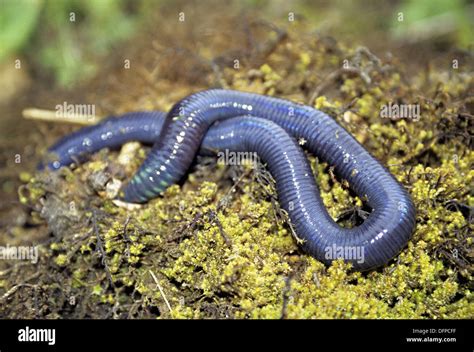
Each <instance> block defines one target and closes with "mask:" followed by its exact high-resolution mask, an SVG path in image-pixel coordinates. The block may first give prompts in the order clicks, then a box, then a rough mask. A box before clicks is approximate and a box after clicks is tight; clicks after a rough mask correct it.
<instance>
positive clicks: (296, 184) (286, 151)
mask: <svg viewBox="0 0 474 352" xmlns="http://www.w3.org/2000/svg"><path fill="white" fill-rule="evenodd" d="M250 115H251V116H250ZM164 116H165V115H164V114H163V113H159V112H137V113H129V114H126V115H124V116H122V117H113V118H109V119H107V120H105V121H104V122H102V123H100V124H99V125H96V126H90V127H86V128H84V129H81V130H79V131H77V132H75V133H73V134H71V135H70V136H66V137H65V138H63V139H62V140H60V141H59V142H58V143H56V144H55V145H54V146H53V147H51V148H50V152H52V153H54V154H56V155H57V157H58V159H57V160H55V161H53V162H51V163H50V164H49V167H50V168H52V169H57V168H59V167H61V166H63V165H67V164H69V163H71V162H72V161H81V159H83V158H84V157H85V156H86V155H87V154H90V153H92V152H94V151H97V150H99V149H101V148H104V147H109V148H112V147H118V146H120V145H121V144H123V143H124V142H126V141H129V140H138V141H141V142H144V143H150V144H151V143H154V145H153V148H152V150H151V151H150V153H149V155H148V156H147V158H146V160H145V161H144V163H143V164H142V166H141V167H140V169H139V170H138V171H137V173H136V174H135V176H134V177H133V178H132V181H131V182H130V183H129V184H128V185H127V187H126V188H125V191H124V192H125V197H124V200H126V201H129V202H145V201H146V200H148V199H150V198H153V197H154V196H156V195H157V194H159V193H160V192H162V191H163V190H164V189H166V188H167V187H168V186H169V185H171V184H173V183H175V182H177V181H178V180H179V179H180V178H181V177H182V176H183V175H184V174H185V173H186V172H187V170H188V168H189V166H190V164H191V162H192V160H193V159H194V156H195V154H196V153H197V151H198V150H199V148H201V150H207V149H209V150H223V149H228V150H231V151H236V152H237V151H247V152H256V153H257V154H258V155H259V156H260V158H261V159H262V160H263V161H264V162H265V163H267V165H268V168H269V171H270V173H271V174H272V175H273V177H274V178H275V181H276V188H277V192H278V197H279V202H280V205H281V206H282V208H283V209H285V210H286V211H287V212H288V214H289V218H290V220H291V223H292V225H293V227H294V229H295V231H296V233H297V235H298V238H300V239H302V247H303V249H304V250H305V251H306V252H307V253H309V254H310V255H312V256H313V257H315V258H316V259H318V260H321V261H323V262H325V263H330V262H331V261H332V260H334V259H338V258H343V259H344V260H345V261H347V262H351V263H352V265H353V268H354V269H356V270H361V271H363V270H370V269H373V268H376V267H379V266H381V265H384V264H385V263H387V262H388V261H389V260H390V259H392V258H393V257H394V256H395V255H397V254H398V253H399V252H400V250H401V249H402V248H403V247H404V246H405V245H406V244H407V242H408V240H409V239H410V237H411V234H412V232H413V228H414V226H415V207H414V205H413V203H412V201H411V199H410V197H409V195H408V193H407V192H406V190H405V189H404V188H403V187H402V186H401V185H400V184H399V183H398V182H397V181H396V180H395V178H394V177H393V176H392V175H391V174H390V173H389V172H388V170H386V169H385V168H384V167H383V166H382V165H381V164H380V163H379V162H378V161H377V160H376V159H375V158H374V157H373V156H371V155H370V153H369V152H368V151H366V150H365V149H364V148H363V147H362V146H361V145H360V144H359V143H358V142H357V141H356V140H355V139H354V138H353V137H352V136H351V135H350V134H349V133H348V132H347V131H346V130H345V129H344V128H343V127H341V126H340V125H339V124H338V123H337V122H336V121H335V120H334V119H332V118H331V117H329V116H328V115H327V114H325V113H323V112H321V111H318V110H316V109H313V108H311V107H308V106H304V105H300V104H295V103H292V102H290V101H286V100H283V99H278V98H273V97H266V96H261V95H257V94H251V93H243V92H236V91H229V90H208V91H204V92H200V93H196V94H193V95H191V96H189V97H187V98H185V99H183V100H182V101H181V102H179V103H178V104H176V105H175V106H174V107H173V108H172V109H171V111H170V112H169V113H168V114H167V115H166V117H164ZM257 116H258V117H257ZM211 126H212V127H211ZM301 138H303V139H304V140H305V141H306V144H305V147H307V148H308V149H309V151H310V152H312V153H313V154H314V155H316V156H317V157H319V158H321V159H322V160H325V161H327V162H328V163H329V164H330V165H332V166H334V169H335V172H336V174H337V175H338V176H339V177H340V178H342V179H346V180H347V181H348V182H349V184H350V186H351V188H352V189H353V190H354V191H355V193H356V194H357V195H358V196H359V197H361V198H364V199H365V200H366V201H367V203H368V205H369V206H370V207H371V208H372V212H371V213H370V215H369V216H368V218H367V219H366V220H365V221H364V222H363V223H362V224H361V225H359V226H357V227H354V228H350V229H349V228H343V227H341V226H339V225H338V224H337V223H336V222H335V221H334V220H333V219H332V218H331V217H330V215H329V214H328V212H327V210H326V208H325V206H324V204H323V202H322V200H321V197H320V194H319V189H318V187H317V185H316V183H315V180H314V176H313V174H312V172H311V169H310V167H309V164H308V161H307V159H306V157H305V155H304V153H303V151H302V150H301V148H300V147H299V145H298V143H297V142H296V141H297V140H299V139H301Z"/></svg>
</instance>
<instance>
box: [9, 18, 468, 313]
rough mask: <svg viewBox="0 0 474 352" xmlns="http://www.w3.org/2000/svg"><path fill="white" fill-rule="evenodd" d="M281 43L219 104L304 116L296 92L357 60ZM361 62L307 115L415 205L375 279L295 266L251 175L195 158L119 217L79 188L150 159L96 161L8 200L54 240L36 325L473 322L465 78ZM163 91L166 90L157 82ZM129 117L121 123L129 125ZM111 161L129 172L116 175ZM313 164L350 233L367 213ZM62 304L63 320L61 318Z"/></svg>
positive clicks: (338, 48) (42, 266) (338, 49)
mask: <svg viewBox="0 0 474 352" xmlns="http://www.w3.org/2000/svg"><path fill="white" fill-rule="evenodd" d="M300 30H301V29H300ZM294 31H295V32H294V33H293V32H292V33H289V35H290V38H291V40H290V41H289V42H288V43H287V44H282V45H279V46H278V47H277V48H276V50H274V51H273V52H272V53H271V54H270V55H269V56H268V57H266V59H265V63H263V64H259V65H258V66H256V67H253V68H251V67H249V68H248V69H245V70H244V69H242V70H238V71H236V70H234V69H224V70H223V72H221V73H222V79H223V80H225V82H226V84H227V85H228V86H229V87H230V88H234V89H241V90H246V91H253V92H258V93H262V94H270V95H273V94H275V95H279V96H283V97H287V98H291V99H293V100H295V101H300V102H307V101H308V97H309V94H308V92H307V91H308V87H315V86H318V85H319V84H320V83H321V80H322V77H325V76H327V75H328V74H329V73H331V72H334V71H336V70H338V69H339V68H340V67H341V65H342V63H343V62H344V60H345V59H347V58H354V55H356V51H354V50H351V49H350V48H345V47H344V46H343V45H341V44H338V43H335V42H332V41H327V40H323V38H319V39H318V38H316V39H314V38H313V40H311V41H304V40H302V39H301V37H300V35H299V32H298V28H297V27H296V26H295V28H294ZM364 60H366V61H367V60H368V59H364ZM364 60H363V61H362V63H361V64H360V68H361V70H365V71H364V74H363V75H357V74H349V73H342V74H341V75H340V76H339V77H338V79H337V80H335V81H334V82H332V84H329V85H326V86H325V88H324V89H322V90H321V94H320V95H319V97H317V98H316V99H315V101H314V104H313V105H314V106H315V107H317V108H319V109H321V110H324V111H327V112H328V113H330V114H331V115H332V116H334V117H335V119H336V120H337V121H338V122H340V123H341V124H342V125H343V126H344V127H346V129H348V130H349V132H350V133H352V134H353V135H354V136H355V137H356V138H357V139H358V140H359V141H361V142H363V143H364V145H365V146H366V147H367V149H369V150H370V151H371V152H372V153H373V154H374V155H375V156H376V157H377V158H378V159H379V160H381V161H382V162H383V163H384V164H386V165H387V167H388V168H389V169H390V171H391V172H392V173H393V174H394V175H395V177H396V178H397V179H398V180H399V181H400V182H401V183H402V184H403V185H404V186H405V187H406V188H407V189H408V190H409V192H410V194H411V196H412V197H413V200H414V202H415V205H416V208H417V225H416V230H415V233H414V235H413V238H412V240H411V241H410V242H409V244H408V246H407V247H406V248H405V249H404V250H403V251H402V252H401V253H400V255H399V256H397V257H396V258H394V260H392V261H391V262H390V263H388V264H387V266H385V267H384V268H381V269H379V270H376V271H372V272H369V273H358V272H352V271H351V270H350V267H349V266H348V265H346V264H344V263H343V262H340V261H336V262H334V263H333V264H332V265H331V266H329V267H326V266H324V265H323V264H322V263H320V262H318V261H316V260H315V259H313V258H311V257H309V256H307V255H305V254H304V253H303V252H302V251H301V250H300V249H299V247H298V246H297V243H296V242H297V241H296V240H295V238H294V234H292V231H291V227H290V226H289V225H288V223H287V221H286V217H285V214H284V212H282V211H281V209H279V206H278V203H277V201H276V198H275V190H274V186H273V183H272V181H271V177H270V176H269V175H268V173H267V172H266V171H265V169H264V168H262V167H261V165H260V166H259V167H257V168H256V169H252V168H250V167H247V168H243V167H242V168H241V167H229V168H226V167H222V166H221V165H217V164H216V160H215V158H200V159H199V160H198V163H197V165H196V166H195V167H194V169H193V170H191V171H190V174H189V175H188V177H187V180H186V181H185V182H184V183H183V184H182V185H174V186H172V187H170V188H169V189H168V190H167V191H166V192H165V194H164V195H163V197H159V198H156V199H154V200H152V201H150V202H149V203H147V204H145V205H143V206H140V207H138V208H133V209H126V208H123V207H119V206H116V205H115V204H114V203H113V201H112V200H110V199H109V198H110V197H107V194H106V192H104V191H103V189H97V188H96V186H94V185H96V183H94V182H88V180H90V178H91V177H93V178H97V177H98V176H100V175H98V174H100V173H107V180H108V181H107V182H118V181H122V182H123V181H125V180H126V179H129V178H130V176H131V175H132V174H133V172H134V170H136V168H137V166H138V165H139V163H140V162H141V161H142V160H143V158H144V156H145V155H146V151H147V149H146V148H144V147H138V148H137V147H136V145H135V146H134V147H133V148H131V147H130V145H126V146H124V147H123V149H122V152H120V153H117V152H107V151H104V152H101V153H98V154H96V155H94V156H93V157H92V160H91V161H89V162H87V163H85V164H83V165H80V166H78V167H75V168H71V169H63V170H62V171H60V172H59V173H37V174H35V175H33V177H26V176H25V177H22V179H23V180H24V181H25V182H27V183H26V184H25V185H24V186H23V187H22V188H21V190H20V199H21V201H22V203H24V204H27V205H29V206H30V207H31V208H32V209H33V212H32V217H35V218H36V219H37V220H38V219H39V218H40V217H41V218H43V219H45V220H46V222H47V223H48V225H49V227H50V228H51V229H52V230H53V232H54V233H55V235H56V236H55V237H54V238H53V239H52V241H53V243H51V244H49V245H48V246H44V248H43V249H42V250H43V252H44V255H43V256H41V260H40V262H39V264H38V268H39V272H40V275H39V277H37V278H36V280H37V282H38V285H40V286H41V287H42V290H43V291H44V294H45V297H56V298H55V299H54V301H53V302H48V305H47V306H48V308H43V309H40V310H39V313H36V314H39V316H41V317H56V316H58V315H59V316H63V317H87V316H93V317H110V316H112V315H113V316H115V317H124V318H133V317H141V318H145V317H156V316H159V317H164V318H168V317H172V318H206V317H220V318H226V317H230V318H280V317H287V318H436V319H439V318H467V317H472V316H474V304H473V296H472V286H471V285H472V284H470V283H472V257H473V250H472V241H473V240H472V233H473V226H472V223H470V219H471V220H472V213H471V212H472V207H473V205H474V198H473V196H472V193H470V192H469V186H468V185H470V184H472V182H473V176H474V172H473V171H472V163H473V161H474V153H473V152H472V150H470V149H469V143H471V141H472V139H470V138H469V133H470V132H469V131H472V122H470V121H469V119H468V118H467V117H466V116H467V115H466V114H467V113H466V109H468V108H469V106H470V107H472V104H473V101H472V98H469V94H468V92H469V89H472V86H473V84H474V79H473V77H474V76H473V75H472V74H470V75H466V74H464V73H463V72H461V71H460V72H459V74H453V75H449V76H446V75H443V74H441V73H440V72H438V71H431V72H429V73H428V75H429V77H424V76H423V75H426V74H427V73H426V72H425V71H423V72H421V71H420V72H421V73H419V76H415V77H413V78H412V80H410V81H408V80H407V79H406V78H404V73H403V68H402V67H398V66H397V67H390V69H385V68H384V69H382V67H380V65H381V64H374V63H373V62H372V63H370V64H369V63H368V62H366V61H364ZM137 64H138V63H137ZM369 68H370V69H369ZM367 77H368V78H369V79H367ZM425 79H429V80H430V82H432V84H430V86H429V87H426V86H423V85H422V84H420V82H422V81H423V80H425ZM167 84H171V83H166V81H164V83H163V85H164V86H165V87H167ZM138 87H141V85H138V84H137V89H139V88H138ZM435 87H437V88H435ZM434 89H436V91H434ZM191 90H196V87H194V86H189V87H188V89H186V90H185V91H183V89H182V88H181V90H180V92H182V94H181V95H185V94H187V93H190V92H191ZM137 92H139V93H141V94H140V95H143V96H144V97H145V98H144V99H145V100H146V101H148V100H150V101H151V100H152V99H151V97H149V96H147V94H150V93H149V92H148V91H147V90H146V89H144V90H143V91H139V90H138V91H137ZM147 92H148V93H147ZM440 92H442V94H441V93H440ZM164 96H165V97H166V98H161V99H162V100H163V101H162V103H161V104H162V106H158V108H159V107H164V106H169V105H170V104H171V103H172V102H173V101H175V100H176V99H175V97H174V96H171V95H170V94H168V95H164ZM414 97H416V98H414ZM428 97H430V98H428ZM432 97H435V98H432ZM413 99H415V100H416V102H414V101H413ZM469 99H471V100H469ZM389 102H402V103H403V102H405V103H411V104H413V103H418V104H420V106H421V117H420V118H419V119H418V120H416V121H415V120H405V119H402V120H391V119H382V118H381V117H380V107H381V106H382V105H383V104H388V103H389ZM129 104H130V105H127V106H125V105H123V106H122V105H120V106H119V107H118V110H119V111H121V110H124V111H125V110H139V106H135V105H133V104H134V103H129ZM135 104H136V103H135ZM466 134H467V135H466ZM471 137H472V136H471ZM125 156H126V158H125ZM124 158H125V159H126V160H129V161H130V163H127V165H126V167H124V165H123V160H125V159H124ZM310 161H311V164H312V167H313V170H315V173H316V178H317V181H318V184H319V185H320V188H321V192H322V198H323V201H324V203H325V205H326V206H327V208H328V209H329V212H330V215H331V216H332V217H333V218H334V219H336V220H337V221H338V222H339V223H340V224H341V225H344V226H349V227H350V226H355V225H357V224H358V223H360V222H361V221H362V217H363V214H364V212H365V211H367V209H365V208H364V203H363V199H359V198H357V197H356V198H354V197H352V196H351V193H350V190H349V185H348V184H347V182H346V181H344V180H337V179H336V178H335V177H334V175H333V172H332V168H331V165H327V164H326V163H322V162H320V161H319V160H317V159H316V158H314V157H310ZM203 165H205V166H203ZM101 187H105V188H107V184H105V185H102V186H101ZM46 205H48V207H49V208H48V209H46ZM59 213H60V214H62V216H58V214H59ZM22 270H23V273H24V275H27V273H28V271H31V272H33V271H35V270H36V267H34V266H28V265H26V266H24V267H23V268H22ZM11 277H12V278H13V277H14V276H11ZM12 278H10V279H9V278H7V279H6V280H3V281H2V286H1V287H0V294H1V293H2V291H5V292H6V291H8V290H9V289H10V288H11V287H12V286H13V285H15V282H14V280H13V279H12ZM59 288H60V289H61V290H60V291H59ZM34 294H35V292H33V291H29V290H28V289H25V290H22V291H21V293H18V294H16V296H14V297H13V298H12V300H13V302H16V303H15V304H21V302H24V301H25V300H29V299H31V297H32V296H33V295H34ZM71 297H74V300H75V302H76V303H75V304H70V303H64V302H70V300H71ZM36 299H37V300H38V299H39V300H40V301H41V299H42V298H41V297H39V298H38V297H36ZM41 302H42V301H41ZM2 304H3V303H2ZM14 306H15V305H14V304H11V305H9V306H5V305H4V306H3V307H2V310H3V311H4V312H6V314H8V315H9V316H11V317H32V316H33V313H32V311H30V310H23V311H21V313H19V311H18V310H15V309H14Z"/></svg>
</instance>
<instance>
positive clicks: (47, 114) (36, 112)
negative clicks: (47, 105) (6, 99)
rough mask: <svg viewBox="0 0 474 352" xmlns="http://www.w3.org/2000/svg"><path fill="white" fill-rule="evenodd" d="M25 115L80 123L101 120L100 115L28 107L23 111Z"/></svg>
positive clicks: (27, 117)
mask: <svg viewBox="0 0 474 352" xmlns="http://www.w3.org/2000/svg"><path fill="white" fill-rule="evenodd" d="M22 114H23V117H24V118H25V119H29V120H40V121H49V122H63V123H73V124H78V125H94V124H96V123H97V122H98V121H100V119H101V118H100V117H99V116H95V115H83V114H69V113H67V114H57V112H56V111H54V110H45V109H36V108H28V109H24V110H23V111H22Z"/></svg>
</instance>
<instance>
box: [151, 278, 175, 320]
mask: <svg viewBox="0 0 474 352" xmlns="http://www.w3.org/2000/svg"><path fill="white" fill-rule="evenodd" d="M148 272H149V273H150V275H151V277H152V278H153V281H155V284H156V286H157V287H158V290H160V294H161V297H163V299H164V301H165V303H166V306H167V307H168V309H169V311H170V314H171V317H173V313H172V309H171V305H170V302H168V299H167V298H166V296H165V293H164V292H163V289H162V288H161V285H160V283H159V281H158V278H157V277H156V276H155V274H154V273H153V271H151V270H148Z"/></svg>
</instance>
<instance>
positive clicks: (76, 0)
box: [0, 0, 474, 88]
mask: <svg viewBox="0 0 474 352" xmlns="http://www.w3.org/2000/svg"><path fill="white" fill-rule="evenodd" d="M170 3H172V1H170V0H0V4H1V12H0V44H1V47H0V49H1V50H0V65H1V64H2V63H5V62H7V61H10V62H11V60H12V58H16V55H22V56H23V57H26V58H27V59H28V62H30V63H33V69H35V70H36V72H37V73H39V74H41V75H42V76H45V75H46V77H48V78H49V79H51V80H52V81H53V83H55V84H57V85H59V86H61V87H69V88H70V87H73V86H74V85H75V84H76V83H78V82H80V81H84V80H87V79H88V78H90V77H92V76H93V75H94V74H95V73H96V72H97V70H98V69H99V64H100V62H101V61H100V58H103V57H104V56H106V55H107V54H108V53H110V52H111V50H113V48H114V47H115V46H116V45H119V43H120V42H122V41H123V40H126V39H127V38H130V37H132V36H133V35H134V34H136V33H137V31H139V30H140V28H142V26H143V25H144V24H146V23H147V21H149V20H150V19H151V18H152V16H153V14H156V12H157V11H158V12H159V7H160V6H162V5H164V4H167V5H169V4H170ZM182 3H183V2H182V1H181V2H180V1H178V2H176V8H178V9H179V6H180V4H182ZM201 3H202V4H203V6H206V3H212V2H211V1H202V2H200V3H199V5H200V4H201ZM229 6H231V5H229ZM232 6H233V8H234V9H235V8H236V7H239V8H240V10H245V11H248V12H252V11H259V12H260V13H262V14H264V15H266V16H267V18H268V19H269V20H274V21H278V19H279V20H280V21H282V20H284V18H285V16H286V14H287V12H288V11H294V12H295V14H297V15H298V14H303V15H304V17H305V18H306V20H308V21H311V22H312V23H314V26H315V28H318V29H320V30H323V31H325V32H327V33H329V34H331V35H333V36H340V37H342V39H348V40H350V39H351V38H353V37H357V38H372V37H373V36H374V35H377V34H378V35H379V36H378V38H380V37H381V34H382V37H383V38H389V39H390V40H394V41H401V42H406V43H419V42H423V41H432V42H435V43H436V42H438V43H439V42H441V43H443V42H449V43H450V45H453V46H457V47H459V48H464V49H467V48H469V47H470V46H472V38H473V37H474V34H473V25H472V18H473V13H472V12H473V6H474V5H473V2H472V1H469V0H404V1H367V0H364V1H362V0H357V1H337V0H336V1H308V0H300V1H282V0H273V1H270V0H246V1H243V2H238V3H233V4H232ZM210 8H212V5H211V6H210ZM236 11H237V10H236ZM400 13H401V14H402V21H401V20H400ZM157 35H158V33H157ZM375 38H377V37H375ZM374 41H377V39H374Z"/></svg>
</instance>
